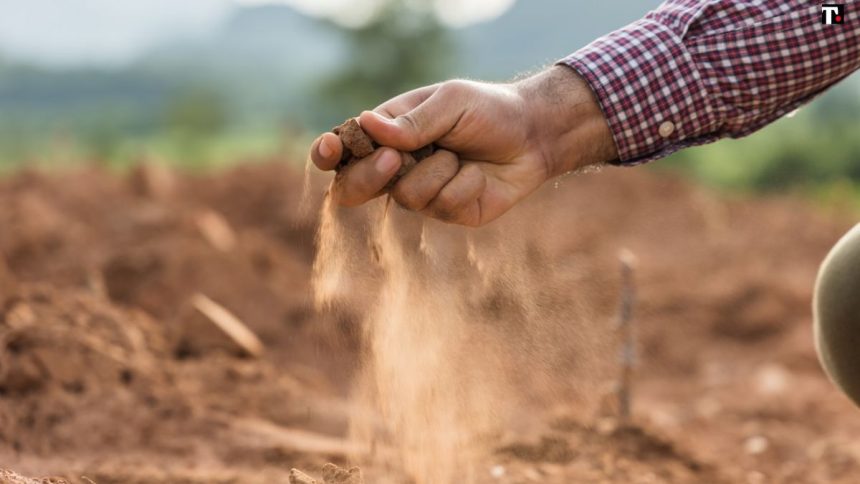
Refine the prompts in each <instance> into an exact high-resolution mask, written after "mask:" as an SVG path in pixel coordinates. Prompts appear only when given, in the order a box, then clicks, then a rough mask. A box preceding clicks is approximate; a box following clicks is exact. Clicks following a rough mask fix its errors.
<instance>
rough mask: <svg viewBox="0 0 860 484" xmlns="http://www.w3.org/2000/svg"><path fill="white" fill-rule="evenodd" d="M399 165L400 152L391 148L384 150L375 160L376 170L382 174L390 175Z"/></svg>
mask: <svg viewBox="0 0 860 484" xmlns="http://www.w3.org/2000/svg"><path fill="white" fill-rule="evenodd" d="M399 165H400V154H399V153H397V152H396V151H392V150H384V151H383V152H382V154H380V155H379V158H378V159H377V160H376V171H378V172H379V173H380V174H382V175H390V174H392V173H394V170H396V169H397V168H398V166H399Z"/></svg>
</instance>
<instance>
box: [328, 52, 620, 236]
mask: <svg viewBox="0 0 860 484" xmlns="http://www.w3.org/2000/svg"><path fill="white" fill-rule="evenodd" d="M359 122H360V124H361V127H362V128H363V129H364V130H365V132H367V134H368V135H369V136H370V137H371V138H373V139H374V141H376V142H377V143H378V144H380V145H382V146H383V148H380V149H378V150H376V152H374V153H373V154H372V155H370V156H369V157H367V158H365V159H362V160H359V161H357V162H356V163H354V164H352V165H350V166H349V167H348V168H346V169H344V170H342V171H341V173H340V174H339V176H338V179H337V182H336V183H335V187H334V190H335V192H336V193H335V196H337V199H338V201H339V203H341V204H342V205H345V206H355V205H359V204H362V203H364V202H366V201H368V200H370V199H372V198H375V197H376V196H378V195H380V194H381V193H382V190H383V188H384V187H385V185H386V184H387V183H388V182H389V180H391V178H392V176H394V174H395V173H397V170H398V169H399V168H400V164H401V154H400V152H409V151H414V150H417V149H419V148H421V147H423V146H426V145H428V144H430V143H435V144H436V146H437V147H438V148H439V149H438V150H437V151H436V153H434V154H433V155H432V156H431V157H429V158H427V159H425V160H423V161H422V162H420V163H419V164H418V165H416V166H415V167H414V168H413V169H412V170H411V171H410V172H409V173H408V174H406V175H405V176H404V177H403V178H401V179H400V181H398V182H397V184H395V185H394V188H393V189H392V190H391V196H392V197H393V198H394V200H396V201H397V203H399V204H400V205H402V206H403V207H405V208H407V209H410V210H414V211H417V212H421V213H424V214H426V215H429V216H431V217H436V218H439V219H441V220H444V221H446V222H451V223H457V224H462V225H468V226H480V225H484V224H486V223H488V222H490V221H492V220H495V219H496V218H498V217H499V216H501V215H502V214H503V213H505V212H507V211H508V210H509V209H510V208H511V207H512V206H513V205H514V204H516V203H517V202H519V201H520V200H522V199H523V198H525V197H526V196H527V195H528V194H530V193H531V192H533V191H534V190H535V189H537V188H538V187H539V186H540V185H541V184H542V183H543V182H545V181H546V180H548V179H550V178H552V177H555V176H558V175H561V174H563V173H566V172H568V171H572V170H576V169H579V168H582V167H584V166H588V165H591V164H594V163H600V162H606V161H610V160H613V159H615V158H616V157H617V153H616V149H615V143H614V141H613V139H612V135H611V133H610V131H609V127H608V126H607V124H606V121H605V120H604V118H603V114H602V112H601V110H600V106H599V105H598V104H597V102H596V101H595V99H594V97H593V95H592V93H591V90H590V88H589V87H588V85H587V84H586V83H585V81H583V80H582V79H581V78H580V77H579V76H578V75H577V74H576V73H575V72H574V71H573V70H571V69H569V68H567V67H560V66H557V67H553V68H551V69H549V70H547V71H544V72H543V73H541V74H538V75H536V76H534V77H532V78H529V79H526V80H524V81H520V82H516V83H513V84H485V83H478V82H470V81H448V82H445V83H441V84H436V85H433V86H428V87H424V88H421V89H417V90H415V91H411V92H408V93H406V94H402V95H400V96H398V97H396V98H394V99H392V100H390V101H388V102H386V103H385V104H383V105H381V106H379V107H378V108H376V109H375V110H374V111H366V112H364V113H362V114H361V117H360V118H359ZM342 150H343V146H342V144H341V142H340V139H339V138H338V137H337V136H336V135H334V134H332V133H326V134H324V135H322V136H321V137H320V138H319V139H317V140H316V141H315V142H314V144H313V146H312V147H311V158H312V160H313V162H314V163H315V164H316V165H317V166H318V167H319V168H321V169H323V170H332V169H334V168H335V166H337V164H338V161H339V160H340V157H341V153H342Z"/></svg>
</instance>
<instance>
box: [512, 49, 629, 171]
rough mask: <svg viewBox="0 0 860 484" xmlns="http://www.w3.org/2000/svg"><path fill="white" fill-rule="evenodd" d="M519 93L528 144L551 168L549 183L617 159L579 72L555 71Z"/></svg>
mask: <svg viewBox="0 0 860 484" xmlns="http://www.w3.org/2000/svg"><path fill="white" fill-rule="evenodd" d="M516 88H517V90H518V91H519V93H520V95H521V96H522V98H523V101H524V102H525V106H526V113H527V118H528V124H529V138H530V139H531V140H533V141H534V142H535V144H536V147H537V149H539V150H540V152H541V156H543V158H544V160H545V162H546V164H547V173H548V177H550V178H552V177H555V176H558V175H561V174H564V173H567V172H569V171H575V170H579V169H581V168H584V167H586V166H589V165H593V164H597V163H604V162H608V161H612V160H615V159H617V158H618V151H617V149H616V146H615V141H614V139H613V137H612V132H611V131H610V129H609V125H608V124H607V121H606V118H605V117H604V114H603V111H602V110H601V108H600V104H599V103H598V102H597V99H596V98H595V96H594V93H593V92H592V90H591V87H590V86H589V85H588V83H587V82H586V81H585V80H584V79H583V78H582V77H580V76H579V74H577V73H576V71H574V70H573V69H571V68H569V67H565V66H554V67H552V68H550V69H547V70H546V71H543V72H541V73H540V74H537V75H535V76H533V77H531V78H528V79H525V80H523V81H520V82H518V83H517V84H516Z"/></svg>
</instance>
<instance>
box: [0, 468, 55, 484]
mask: <svg viewBox="0 0 860 484" xmlns="http://www.w3.org/2000/svg"><path fill="white" fill-rule="evenodd" d="M0 484H69V481H67V480H65V479H63V478H60V477H43V478H41V479H33V478H30V477H24V476H22V475H20V474H16V473H14V472H12V471H7V470H4V469H0Z"/></svg>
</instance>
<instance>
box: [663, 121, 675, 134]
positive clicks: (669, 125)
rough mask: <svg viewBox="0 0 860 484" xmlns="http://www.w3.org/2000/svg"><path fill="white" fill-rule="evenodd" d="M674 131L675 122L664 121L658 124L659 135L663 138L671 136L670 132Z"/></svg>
mask: <svg viewBox="0 0 860 484" xmlns="http://www.w3.org/2000/svg"><path fill="white" fill-rule="evenodd" d="M674 132H675V123H673V122H671V121H666V122H664V123H663V124H661V125H660V136H662V137H664V138H668V137H669V136H672V133H674Z"/></svg>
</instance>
